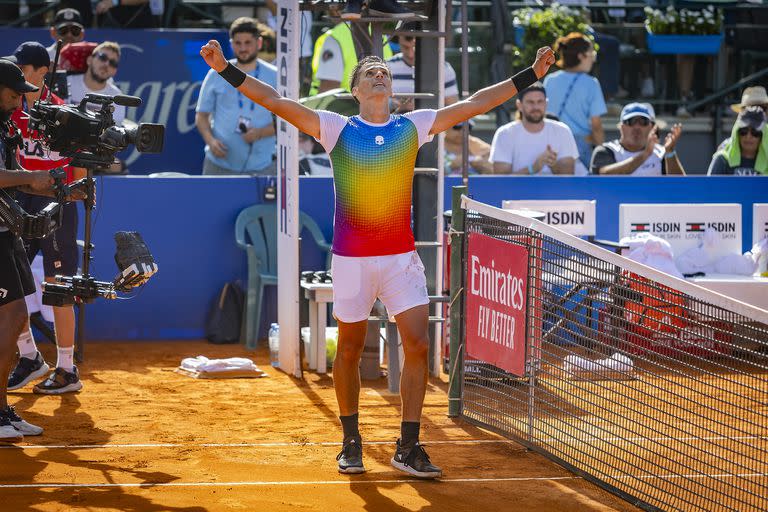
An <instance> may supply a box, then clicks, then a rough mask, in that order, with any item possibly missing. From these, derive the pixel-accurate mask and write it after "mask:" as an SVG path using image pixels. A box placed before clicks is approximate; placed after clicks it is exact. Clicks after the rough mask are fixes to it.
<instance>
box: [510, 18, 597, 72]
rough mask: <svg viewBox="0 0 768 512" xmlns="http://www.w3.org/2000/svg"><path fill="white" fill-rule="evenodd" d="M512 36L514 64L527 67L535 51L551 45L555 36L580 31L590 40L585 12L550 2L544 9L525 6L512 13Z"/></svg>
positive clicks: (590, 33) (590, 35)
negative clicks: (513, 35) (513, 37)
mask: <svg viewBox="0 0 768 512" xmlns="http://www.w3.org/2000/svg"><path fill="white" fill-rule="evenodd" d="M512 16H513V21H512V23H513V26H514V34H515V47H514V63H513V64H514V65H515V66H516V67H519V66H522V65H527V64H526V63H528V62H533V61H534V60H535V58H536V50H537V49H539V48H541V47H542V46H552V45H553V44H555V41H556V40H557V38H558V37H560V36H561V35H563V34H570V33H571V32H581V33H582V34H585V35H586V36H587V37H590V38H592V39H594V36H593V35H592V32H593V31H592V28H591V27H590V26H589V23H588V22H589V11H588V10H587V9H585V8H574V7H568V6H565V5H560V4H558V3H553V4H552V5H551V6H549V7H548V8H546V9H540V8H535V9H534V8H530V7H525V8H523V9H517V10H515V11H513V12H512Z"/></svg>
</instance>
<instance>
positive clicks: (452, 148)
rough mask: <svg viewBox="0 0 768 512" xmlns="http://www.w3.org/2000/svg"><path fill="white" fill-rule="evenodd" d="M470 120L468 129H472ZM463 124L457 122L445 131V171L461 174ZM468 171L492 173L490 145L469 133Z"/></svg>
mask: <svg viewBox="0 0 768 512" xmlns="http://www.w3.org/2000/svg"><path fill="white" fill-rule="evenodd" d="M472 124H473V123H472V121H470V123H469V129H470V130H472ZM462 127H463V125H461V124H457V125H456V126H454V127H453V128H452V129H450V130H448V131H447V132H445V173H446V174H461V164H462V161H461V159H462V151H463V149H462V148H463V147H464V139H463V137H462ZM467 156H468V158H467V159H468V164H469V167H468V169H467V170H468V172H469V174H493V163H492V162H491V145H490V144H488V143H487V142H485V141H484V140H483V139H481V138H480V137H475V136H474V135H471V134H470V135H469V152H468V155H467Z"/></svg>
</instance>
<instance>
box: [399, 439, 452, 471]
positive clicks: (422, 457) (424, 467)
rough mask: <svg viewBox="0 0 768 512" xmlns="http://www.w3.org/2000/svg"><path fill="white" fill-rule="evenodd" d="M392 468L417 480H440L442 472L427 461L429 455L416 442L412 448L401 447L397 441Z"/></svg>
mask: <svg viewBox="0 0 768 512" xmlns="http://www.w3.org/2000/svg"><path fill="white" fill-rule="evenodd" d="M392 466H393V467H394V468H395V469H399V470H400V471H404V472H405V473H408V474H409V475H413V476H415V477H418V478H440V477H441V476H443V470H442V469H440V468H439V467H437V466H435V465H434V464H432V463H431V462H430V461H429V455H427V452H426V451H425V450H424V447H423V446H421V445H420V444H419V443H418V441H417V442H416V443H414V444H413V445H412V446H410V447H408V446H402V445H401V444H400V440H399V439H398V440H397V451H396V452H395V456H394V457H392Z"/></svg>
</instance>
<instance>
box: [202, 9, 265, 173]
mask: <svg viewBox="0 0 768 512" xmlns="http://www.w3.org/2000/svg"><path fill="white" fill-rule="evenodd" d="M229 37H230V39H229V42H230V44H231V45H232V50H233V51H234V54H235V60H233V61H232V64H233V65H235V66H237V68H239V69H240V70H242V71H243V72H244V73H246V74H248V75H251V76H253V77H256V78H258V79H259V80H261V81H262V82H264V83H267V84H269V85H271V86H272V87H276V86H277V70H276V69H275V67H274V66H272V65H271V64H268V63H267V62H265V61H263V60H262V59H260V58H258V56H259V52H260V51H261V44H262V39H261V24H260V23H259V22H257V21H256V20H255V19H253V18H238V19H236V20H235V21H234V22H233V23H232V26H231V27H230V28H229ZM195 125H196V126H197V129H198V131H199V132H200V135H201V136H202V137H203V140H204V141H205V158H204V160H203V174H205V175H228V174H265V175H274V174H275V173H276V167H275V162H274V160H273V159H272V157H273V156H274V154H275V147H276V140H275V125H274V118H273V116H272V113H271V112H269V111H268V110H267V109H265V108H264V107H262V106H260V105H257V104H256V103H254V102H252V101H250V100H249V99H248V98H246V97H245V96H243V94H242V93H241V92H240V91H238V90H237V89H235V88H233V87H232V86H230V85H229V84H228V83H227V81H226V80H224V79H223V78H222V77H221V75H219V74H218V73H216V72H215V71H214V70H212V69H211V70H210V71H209V72H208V74H207V75H206V76H205V80H203V85H202V86H201V87H200V96H199V98H198V100H197V111H196V114H195Z"/></svg>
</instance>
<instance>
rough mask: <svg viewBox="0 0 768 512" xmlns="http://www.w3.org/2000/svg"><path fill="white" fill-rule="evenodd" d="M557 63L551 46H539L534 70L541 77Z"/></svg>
mask: <svg viewBox="0 0 768 512" xmlns="http://www.w3.org/2000/svg"><path fill="white" fill-rule="evenodd" d="M554 63H555V52H553V51H552V48H550V47H549V46H544V47H542V48H539V49H538V51H537V52H536V61H535V62H534V63H533V71H534V73H536V76H537V77H539V78H541V77H543V76H544V75H546V74H547V71H549V67H550V66H551V65H552V64H554Z"/></svg>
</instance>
